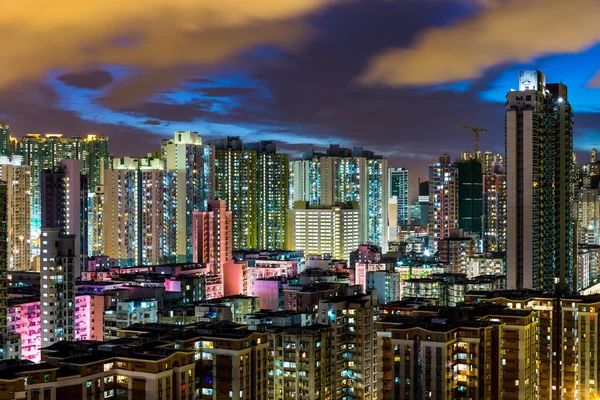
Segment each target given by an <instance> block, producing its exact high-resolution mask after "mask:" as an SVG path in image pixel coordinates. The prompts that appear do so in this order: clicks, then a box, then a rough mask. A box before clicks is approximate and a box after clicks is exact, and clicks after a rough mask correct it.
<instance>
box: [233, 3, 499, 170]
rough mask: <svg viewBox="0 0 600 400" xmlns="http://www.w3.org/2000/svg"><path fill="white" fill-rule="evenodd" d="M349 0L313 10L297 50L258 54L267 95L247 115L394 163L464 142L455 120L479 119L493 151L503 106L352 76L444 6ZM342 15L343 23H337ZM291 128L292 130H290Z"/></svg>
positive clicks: (424, 159) (420, 161) (429, 157)
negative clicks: (316, 32) (313, 32)
mask: <svg viewBox="0 0 600 400" xmlns="http://www.w3.org/2000/svg"><path fill="white" fill-rule="evenodd" d="M405 4H406V2H380V3H378V7H371V6H370V4H368V3H367V2H352V3H350V4H345V5H342V6H338V7H336V8H335V9H332V10H330V11H329V12H328V13H325V14H323V15H321V16H320V17H319V18H318V21H317V22H316V23H317V24H318V26H319V27H320V28H321V29H322V35H321V37H320V39H319V40H315V41H312V42H311V43H310V44H309V45H307V46H305V48H304V50H303V51H302V52H295V53H289V54H286V55H285V57H282V58H280V59H278V60H277V62H270V61H265V62H263V63H260V65H259V68H257V69H256V70H255V75H254V76H255V77H257V78H259V79H261V80H262V81H263V83H264V84H265V86H266V88H267V89H268V90H269V91H270V93H271V95H272V99H267V100H265V101H264V104H262V105H263V107H260V108H257V110H258V111H255V113H256V112H258V115H256V114H255V115H254V117H255V118H258V117H260V118H263V119H264V120H269V121H273V123H274V124H279V125H281V126H303V127H304V130H305V132H306V134H307V135H308V136H309V137H310V136H316V137H319V138H320V139H321V141H323V140H325V141H330V142H332V143H340V144H341V145H343V146H350V147H351V146H353V145H358V146H363V147H365V148H368V149H372V150H374V151H376V152H379V153H380V154H384V155H386V156H387V157H389V158H390V159H391V160H392V162H393V163H394V164H395V165H397V166H406V167H409V168H411V167H412V168H417V169H418V170H419V173H420V174H422V175H423V174H425V173H426V165H427V164H428V163H431V162H434V161H435V159H436V157H437V155H438V154H441V153H445V152H449V153H452V154H454V155H458V154H459V153H460V152H461V151H462V150H466V149H471V148H472V146H473V144H472V139H471V138H470V136H468V135H467V134H466V133H465V132H462V131H461V130H459V129H458V128H456V127H455V124H456V123H466V124H473V125H482V126H486V127H488V130H489V132H490V134H489V135H488V136H487V137H486V138H482V140H481V145H482V147H485V148H486V150H487V149H490V150H492V151H501V150H502V148H503V146H504V139H503V129H504V128H503V127H504V122H503V107H502V105H501V104H490V103H483V102H481V101H480V100H479V99H478V97H477V94H476V93H474V92H465V93H454V92H450V91H428V92H423V91H420V90H417V89H389V88H365V87H362V86H360V85H358V84H357V83H356V77H357V76H358V75H359V74H360V71H361V70H362V69H363V68H364V66H365V64H366V62H367V60H368V59H369V58H370V56H371V55H372V54H375V53H376V52H378V51H379V50H380V49H382V48H387V47H391V46H398V45H402V44H403V43H408V42H409V41H410V39H411V37H413V36H414V35H416V34H417V32H419V30H420V29H422V28H423V27H424V26H428V25H430V24H432V23H434V22H435V21H433V19H434V18H433V17H432V16H434V15H439V14H443V13H446V12H450V9H449V7H450V6H449V5H447V4H434V3H432V2H410V5H405ZM339 21H343V23H339ZM256 101H257V100H256V99H254V98H252V99H247V100H246V101H245V100H244V99H243V98H242V105H247V106H251V105H255V104H256ZM290 130H292V131H293V129H290Z"/></svg>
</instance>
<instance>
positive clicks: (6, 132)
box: [0, 122, 12, 156]
mask: <svg viewBox="0 0 600 400" xmlns="http://www.w3.org/2000/svg"><path fill="white" fill-rule="evenodd" d="M11 154H12V148H11V145H10V126H8V125H6V124H3V123H2V122H0V156H10V155H11Z"/></svg>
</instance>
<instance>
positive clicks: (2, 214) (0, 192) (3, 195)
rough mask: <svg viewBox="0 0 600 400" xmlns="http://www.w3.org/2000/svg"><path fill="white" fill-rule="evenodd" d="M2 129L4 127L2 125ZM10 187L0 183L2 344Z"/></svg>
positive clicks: (1, 352) (5, 331)
mask: <svg viewBox="0 0 600 400" xmlns="http://www.w3.org/2000/svg"><path fill="white" fill-rule="evenodd" d="M0 129H2V126H1V125H0ZM7 206H8V185H7V184H6V182H3V181H0V337H1V338H2V342H4V341H5V338H6V337H7V336H8V321H7V310H8V282H7V274H6V273H7V272H8V254H7V250H8V207H7ZM0 346H1V347H2V348H1V349H0V356H1V357H2V358H3V359H4V358H6V349H5V348H4V343H0Z"/></svg>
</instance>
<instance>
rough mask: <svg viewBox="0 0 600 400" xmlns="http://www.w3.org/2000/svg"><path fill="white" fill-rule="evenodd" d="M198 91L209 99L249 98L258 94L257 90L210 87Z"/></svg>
mask: <svg viewBox="0 0 600 400" xmlns="http://www.w3.org/2000/svg"><path fill="white" fill-rule="evenodd" d="M196 91H197V92H200V93H202V94H203V95H205V96H208V97H233V96H248V95H250V94H253V93H254V92H256V89H253V88H247V87H208V88H201V89H197V90H196Z"/></svg>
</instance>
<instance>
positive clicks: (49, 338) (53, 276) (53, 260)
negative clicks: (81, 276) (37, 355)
mask: <svg viewBox="0 0 600 400" xmlns="http://www.w3.org/2000/svg"><path fill="white" fill-rule="evenodd" d="M75 240H76V239H75V235H62V234H61V233H60V228H46V227H42V233H41V246H40V250H41V261H40V278H41V299H40V302H41V306H40V311H41V315H40V320H41V321H40V322H41V323H40V328H41V329H40V331H41V336H42V347H47V346H49V345H51V344H52V343H54V342H58V341H62V340H69V341H72V340H75V330H74V321H75V273H74V271H75V269H76V268H77V265H78V264H79V260H78V257H77V247H78V244H77V243H76V242H75Z"/></svg>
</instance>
